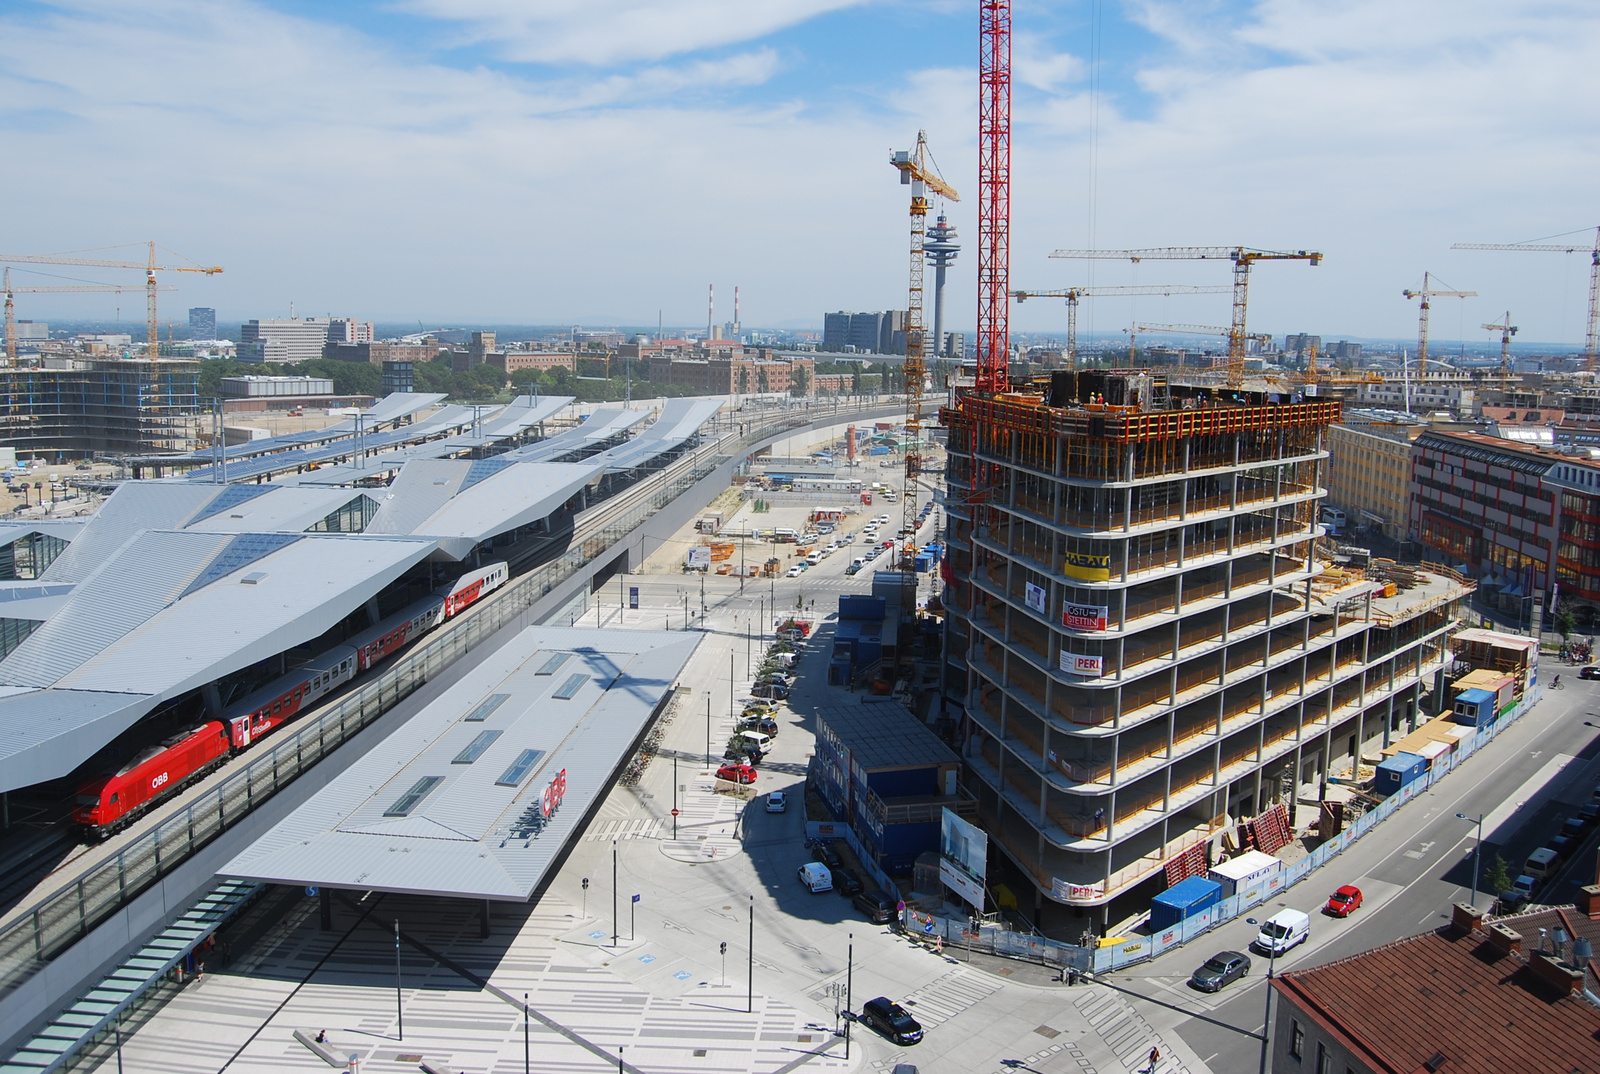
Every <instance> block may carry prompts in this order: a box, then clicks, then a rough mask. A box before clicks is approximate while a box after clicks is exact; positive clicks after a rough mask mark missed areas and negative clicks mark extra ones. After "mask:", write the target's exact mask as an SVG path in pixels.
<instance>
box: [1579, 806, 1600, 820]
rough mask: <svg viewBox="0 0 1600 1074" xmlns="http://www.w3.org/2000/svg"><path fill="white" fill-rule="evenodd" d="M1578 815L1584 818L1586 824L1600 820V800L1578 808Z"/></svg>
mask: <svg viewBox="0 0 1600 1074" xmlns="http://www.w3.org/2000/svg"><path fill="white" fill-rule="evenodd" d="M1578 816H1579V817H1581V818H1583V822H1584V823H1585V824H1594V823H1595V822H1596V821H1600V802H1589V803H1586V804H1585V805H1583V806H1582V807H1580V808H1579V810H1578Z"/></svg>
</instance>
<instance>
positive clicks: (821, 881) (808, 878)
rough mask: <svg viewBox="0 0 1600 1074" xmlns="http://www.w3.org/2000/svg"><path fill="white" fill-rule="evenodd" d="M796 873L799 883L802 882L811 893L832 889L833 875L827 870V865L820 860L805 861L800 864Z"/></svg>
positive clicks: (815, 893)
mask: <svg viewBox="0 0 1600 1074" xmlns="http://www.w3.org/2000/svg"><path fill="white" fill-rule="evenodd" d="M797 875H798V876H799V877H800V883H802V884H804V885H805V886H806V889H807V890H808V891H810V892H811V894H813V895H818V894H821V893H822V892H824V891H832V890H833V876H832V874H831V873H829V872H828V867H827V866H826V865H823V864H822V863H821V862H816V861H808V862H806V863H805V864H804V865H802V866H800V869H799V872H798V874H797Z"/></svg>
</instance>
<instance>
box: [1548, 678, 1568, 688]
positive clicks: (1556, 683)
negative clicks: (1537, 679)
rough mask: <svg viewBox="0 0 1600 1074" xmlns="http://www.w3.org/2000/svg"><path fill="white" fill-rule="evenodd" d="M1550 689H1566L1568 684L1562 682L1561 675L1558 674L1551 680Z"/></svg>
mask: <svg viewBox="0 0 1600 1074" xmlns="http://www.w3.org/2000/svg"><path fill="white" fill-rule="evenodd" d="M1550 689H1552V690H1565V689H1566V686H1565V685H1563V683H1562V682H1561V676H1560V675H1557V676H1556V677H1555V678H1553V679H1551V680H1550Z"/></svg>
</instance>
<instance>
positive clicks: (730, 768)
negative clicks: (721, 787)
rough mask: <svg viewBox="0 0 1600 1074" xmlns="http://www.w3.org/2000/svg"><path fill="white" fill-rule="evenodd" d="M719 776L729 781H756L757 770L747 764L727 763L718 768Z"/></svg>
mask: <svg viewBox="0 0 1600 1074" xmlns="http://www.w3.org/2000/svg"><path fill="white" fill-rule="evenodd" d="M717 778H718V779H725V780H727V781H728V782H729V783H754V782H755V781H756V770H755V769H754V768H751V767H750V766H749V765H747V764H725V765H723V766H722V767H721V768H719V769H717Z"/></svg>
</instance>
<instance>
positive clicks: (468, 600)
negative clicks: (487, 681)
mask: <svg viewBox="0 0 1600 1074" xmlns="http://www.w3.org/2000/svg"><path fill="white" fill-rule="evenodd" d="M509 577H510V572H509V571H508V570H507V569H506V565H505V564H504V563H491V564H489V565H488V566H487V567H482V568H479V569H478V570H474V571H469V572H468V573H466V574H464V575H462V576H461V577H460V578H458V579H457V580H456V582H455V584H454V585H452V586H451V587H450V589H449V591H448V592H446V593H445V594H444V595H443V596H438V595H435V596H429V597H424V598H423V599H422V600H419V601H417V602H416V603H415V604H412V605H411V606H410V607H408V608H405V609H403V610H402V611H399V612H397V613H395V614H394V615H391V616H390V617H389V618H388V619H385V620H384V621H383V622H381V623H379V624H378V625H377V626H374V627H372V628H370V629H369V630H366V631H364V632H363V633H361V634H358V635H356V637H354V638H352V639H350V640H349V641H347V642H345V643H344V644H343V645H336V646H334V647H333V648H332V649H329V650H328V651H327V652H324V653H320V654H318V655H317V656H315V657H313V658H312V659H311V660H309V661H307V662H306V663H305V664H303V665H301V666H300V667H298V668H296V669H295V670H294V671H291V672H290V673H289V674H287V675H284V676H281V677H280V678H278V679H277V680H275V681H273V682H270V683H268V684H267V685H266V686H263V687H261V688H260V689H259V690H256V691H254V692H252V693H250V694H249V695H248V696H246V697H245V698H244V699H243V700H241V701H239V702H237V703H236V704H234V705H231V706H229V708H228V710H227V712H226V713H225V714H224V716H223V718H222V720H221V721H220V722H212V723H207V724H204V725H202V726H200V727H197V728H193V729H191V730H189V731H185V732H184V733H183V734H181V735H177V736H174V737H172V738H169V739H167V740H165V741H163V742H162V743H160V744H159V745H156V746H152V747H150V748H149V749H147V750H145V751H144V752H142V753H140V754H139V756H137V757H135V758H134V759H133V760H132V761H129V762H128V763H127V764H126V765H124V766H123V768H122V769H121V770H120V771H119V772H117V773H116V774H115V775H111V776H101V777H99V778H98V779H95V780H93V781H91V782H88V783H85V784H84V785H83V786H82V787H80V788H78V805H77V808H75V809H74V810H73V813H72V819H73V820H74V821H75V822H76V823H78V824H80V825H82V826H83V827H84V828H86V829H88V830H89V831H90V832H92V833H94V835H95V836H96V837H97V838H104V837H105V836H107V835H109V834H110V833H112V832H114V831H117V830H119V829H121V828H123V827H126V826H127V825H128V824H129V823H131V822H132V821H133V820H134V819H135V818H136V817H138V816H139V815H140V814H141V813H143V812H144V811H145V810H146V809H148V808H149V807H150V805H151V804H153V803H154V802H156V801H157V800H158V799H160V798H162V797H164V796H166V795H167V794H170V793H172V792H173V791H175V790H176V789H178V788H179V787H182V786H186V785H187V784H189V783H191V782H193V781H194V780H196V779H198V778H200V777H201V776H203V775H205V774H206V773H207V772H210V771H211V770H212V769H214V768H217V767H219V766H220V765H221V764H222V763H223V762H224V761H225V760H227V758H228V755H229V754H230V752H231V753H237V752H239V751H240V750H243V749H245V748H247V747H249V746H250V745H251V744H253V743H254V742H255V741H256V740H257V739H259V738H261V737H262V736H263V735H266V734H268V733H270V732H271V731H273V730H274V729H275V728H277V727H280V726H282V725H283V724H285V723H287V722H288V721H289V720H291V719H293V718H294V717H295V716H297V715H299V714H300V713H301V712H303V711H305V710H306V709H307V708H308V707H310V705H311V703H312V702H313V701H316V700H317V699H318V698H321V697H323V696H325V695H326V694H329V693H331V692H333V691H334V690H336V689H337V688H338V687H340V686H341V685H343V684H344V683H347V682H349V681H350V680H351V679H353V678H355V677H356V676H357V675H359V674H360V673H361V672H363V671H366V670H368V669H369V668H371V667H372V665H374V664H376V663H378V662H380V661H381V660H383V658H384V657H386V656H388V655H389V654H390V653H393V652H395V651H396V650H398V649H400V648H401V647H402V646H404V645H405V644H406V643H407V642H409V641H412V640H413V639H415V638H416V637H418V636H419V635H421V634H423V633H426V632H427V631H429V630H431V629H433V628H434V627H436V626H438V625H439V624H440V623H441V622H443V621H444V620H446V619H449V618H451V617H452V616H455V615H458V614H460V613H461V612H462V611H463V610H464V609H466V608H468V607H470V606H471V605H473V604H474V603H476V602H477V601H478V600H479V599H481V598H482V597H483V596H484V595H486V594H488V593H491V592H493V591H494V590H496V589H499V588H500V587H501V586H503V585H505V583H506V580H507V579H508V578H509Z"/></svg>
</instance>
